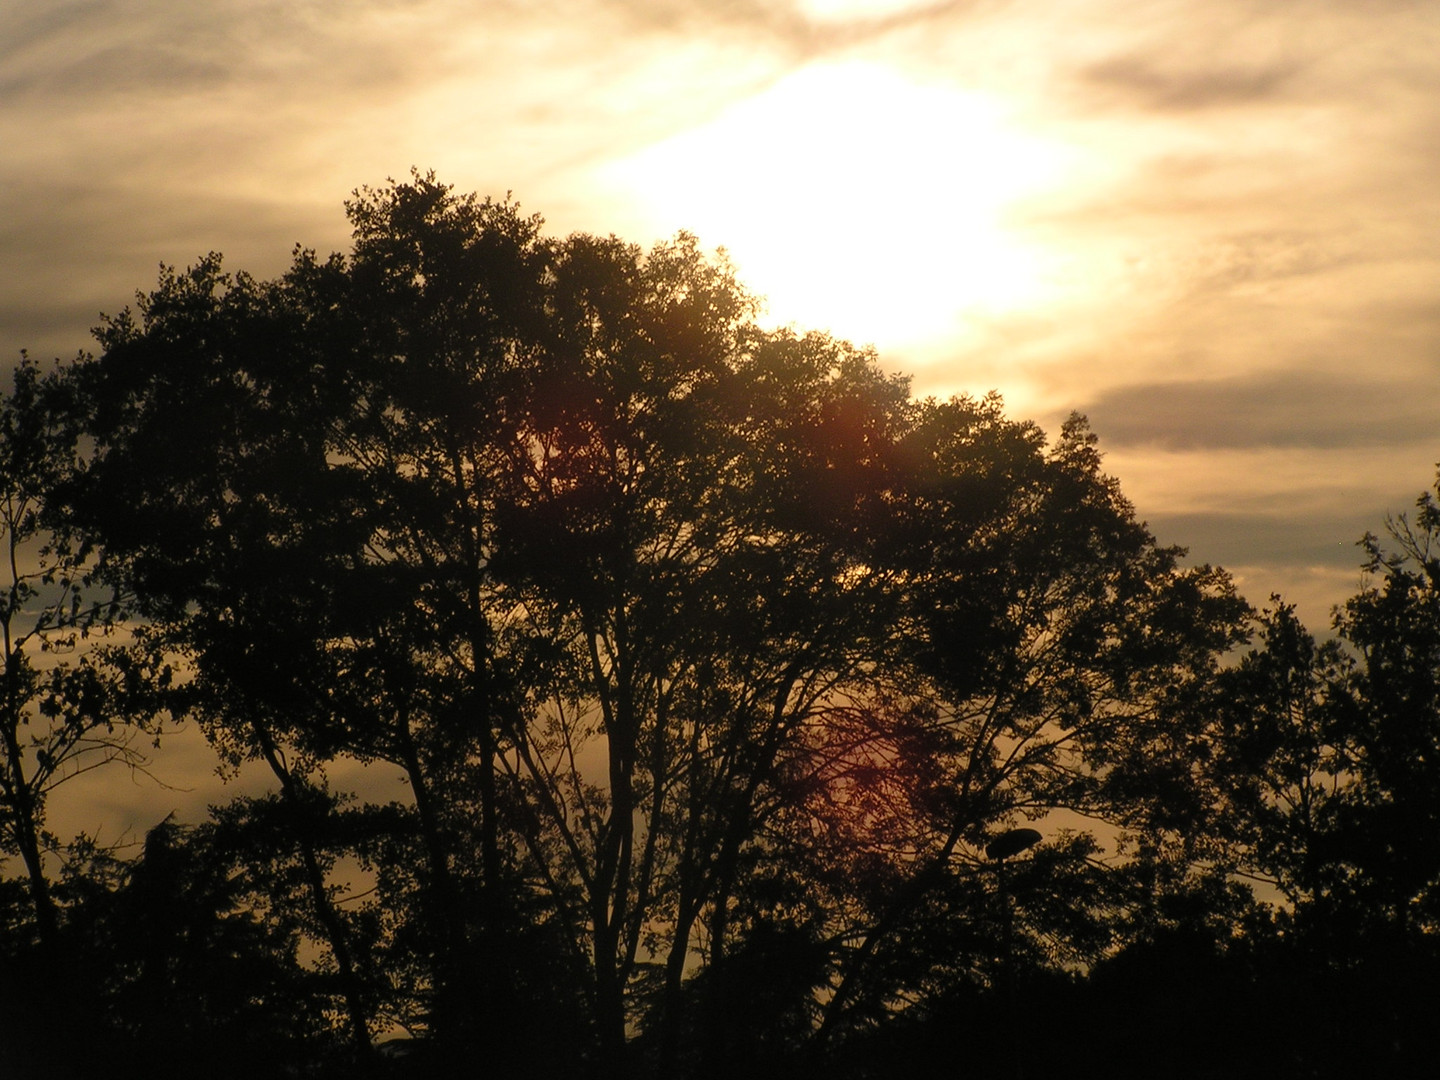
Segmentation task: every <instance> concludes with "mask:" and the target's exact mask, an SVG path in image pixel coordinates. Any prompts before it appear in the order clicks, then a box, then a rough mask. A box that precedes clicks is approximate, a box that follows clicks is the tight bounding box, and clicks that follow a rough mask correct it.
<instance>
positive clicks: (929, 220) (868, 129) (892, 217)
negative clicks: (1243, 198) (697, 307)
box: [601, 62, 1072, 348]
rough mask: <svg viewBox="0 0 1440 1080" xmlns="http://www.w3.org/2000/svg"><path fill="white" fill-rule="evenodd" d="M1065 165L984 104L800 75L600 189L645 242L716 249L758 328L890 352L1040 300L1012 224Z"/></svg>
mask: <svg viewBox="0 0 1440 1080" xmlns="http://www.w3.org/2000/svg"><path fill="white" fill-rule="evenodd" d="M1071 158H1072V155H1071V153H1070V152H1069V151H1068V150H1067V148H1065V147H1064V146H1062V145H1060V144H1057V143H1051V142H1046V141H1044V140H1041V139H1040V138H1038V137H1035V136H1033V135H1028V134H1026V133H1024V132H1023V131H1021V130H1019V129H1018V128H1015V127H1012V126H1010V124H1009V123H1008V122H1007V116H1006V112H1005V110H1004V108H1003V107H1002V106H1001V104H1000V103H999V101H998V100H997V99H994V98H990V97H986V96H983V95H980V94H974V93H967V92H963V91H961V90H958V89H954V88H951V87H946V86H938V85H926V84H922V83H918V82H915V81H912V80H910V79H908V78H906V77H905V76H904V75H903V74H901V73H899V72H896V71H894V70H891V69H888V68H885V67H881V66H878V65H874V64H864V63H859V62H848V63H835V64H817V65H814V66H811V67H808V68H805V69H803V70H801V71H799V72H797V73H795V74H793V75H791V76H789V77H787V78H785V79H782V80H780V81H779V82H777V83H775V84H774V85H772V86H771V87H769V88H768V89H767V90H765V91H763V92H762V93H760V94H757V95H755V96H753V97H751V98H749V99H747V100H745V101H743V102H741V103H739V104H738V105H736V106H734V107H732V108H730V109H729V110H727V111H726V112H724V113H722V114H721V115H720V116H719V117H718V118H716V119H715V120H713V121H711V122H710V123H708V124H706V125H704V126H701V127H698V128H694V129H691V130H689V131H686V132H684V133H682V134H680V135H677V136H675V137H673V138H670V139H667V140H666V141H664V142H661V143H658V144H655V145H653V146H650V147H647V148H646V149H644V150H642V151H641V152H639V153H637V154H635V155H632V156H631V157H628V158H626V159H624V160H622V161H620V162H618V163H614V164H611V165H609V166H606V167H605V169H604V173H603V175H602V177H601V179H602V181H603V182H604V183H605V184H606V186H608V187H610V188H611V190H612V191H614V192H615V194H616V196H617V197H619V198H620V199H624V200H626V201H633V202H635V203H638V204H639V205H640V207H642V208H643V209H642V210H641V211H640V212H641V213H642V214H643V215H644V216H643V220H644V222H645V224H646V226H647V227H648V228H650V229H655V230H659V231H672V232H673V231H674V230H676V229H679V228H685V229H689V230H691V231H693V232H695V233H696V234H698V235H699V237H700V240H701V242H702V243H703V244H704V245H706V246H707V247H709V246H720V245H723V246H724V247H725V248H726V249H727V251H728V252H729V253H730V256H731V258H732V259H733V260H734V261H735V263H736V266H737V268H738V269H739V271H740V275H741V278H742V280H743V281H744V282H745V283H746V284H747V285H748V286H749V287H750V288H752V289H754V290H755V291H756V292H758V293H760V294H762V295H763V296H765V297H766V298H767V299H768V302H769V304H768V313H769V317H770V320H771V321H772V322H775V323H778V324H785V323H791V322H793V323H796V324H798V325H800V326H802V327H807V328H810V327H813V328H824V329H828V330H831V331H833V332H835V333H836V334H838V335H840V336H843V337H847V338H850V339H852V340H855V341H857V342H870V343H875V344H877V345H880V346H882V347H883V348H895V347H900V346H904V345H906V344H909V343H915V342H921V341H925V340H927V339H933V338H935V337H937V336H940V335H955V334H957V333H961V334H963V333H964V330H965V322H966V318H967V316H969V315H977V314H983V315H994V314H997V313H1003V312H1007V311H1012V310H1016V309H1019V308H1026V307H1032V306H1035V305H1038V304H1040V303H1042V302H1043V301H1044V300H1045V299H1046V297H1047V295H1048V294H1049V293H1050V291H1051V289H1052V286H1053V280H1054V271H1055V265H1054V263H1055V262H1056V261H1057V257H1056V256H1053V255H1050V254H1047V253H1046V252H1045V251H1044V250H1043V249H1041V248H1040V247H1039V246H1038V245H1035V244H1033V243H1030V242H1027V240H1026V239H1025V238H1024V236H1023V235H1021V233H1020V232H1019V230H1018V226H1017V225H1016V223H1015V222H1014V221H1013V220H1012V218H1013V215H1014V211H1015V209H1016V207H1017V206H1018V204H1019V203H1020V202H1021V201H1022V200H1024V199H1026V198H1028V197H1033V196H1036V195H1038V194H1040V193H1041V192H1043V191H1045V190H1047V189H1051V188H1053V187H1054V186H1055V185H1056V184H1058V183H1059V182H1060V181H1061V180H1063V178H1064V176H1065V174H1066V172H1067V169H1068V167H1069V166H1070V164H1071Z"/></svg>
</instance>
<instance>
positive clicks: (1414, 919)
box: [0, 175, 1440, 1080]
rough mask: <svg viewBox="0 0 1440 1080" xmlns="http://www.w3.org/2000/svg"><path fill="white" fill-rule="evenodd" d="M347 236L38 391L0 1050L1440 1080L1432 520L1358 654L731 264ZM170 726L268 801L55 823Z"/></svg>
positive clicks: (493, 242)
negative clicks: (343, 775)
mask: <svg viewBox="0 0 1440 1080" xmlns="http://www.w3.org/2000/svg"><path fill="white" fill-rule="evenodd" d="M348 209H349V214H350V218H351V220H352V222H353V224H354V250H353V251H352V252H351V253H350V254H349V255H347V256H343V257H342V256H332V257H330V258H329V259H323V260H322V259H318V258H317V257H316V256H315V255H314V254H313V253H311V252H308V251H303V250H301V251H297V252H296V254H295V257H294V261H293V264H292V266H291V268H290V269H289V271H288V272H287V273H285V274H284V275H283V276H281V277H279V278H277V279H275V280H273V281H258V280H255V279H253V278H250V277H247V276H245V275H243V274H236V275H231V274H228V273H226V272H224V271H223V270H222V267H221V263H220V259H219V257H218V256H211V257H209V258H206V259H204V260H202V261H201V262H200V263H199V264H198V265H196V266H195V267H193V268H191V269H189V270H186V271H184V272H183V273H182V272H174V271H166V272H164V273H163V275H162V277H161V279H160V282H159V284H158V287H157V288H156V289H155V290H154V291H153V292H150V293H148V294H146V295H144V296H142V297H140V298H139V300H138V303H137V305H136V307H135V309H134V310H127V311H125V312H122V313H121V314H119V315H117V316H113V317H109V318H106V319H105V320H104V322H103V325H102V326H101V327H100V328H99V329H98V330H97V337H98V340H99V344H100V347H101V348H100V353H99V355H98V357H95V358H91V357H88V356H86V357H80V358H77V360H75V361H74V362H72V363H69V364H64V365H57V366H55V367H54V368H46V369H42V368H40V367H39V366H37V365H35V364H34V363H31V362H28V361H27V362H25V363H23V364H22V365H21V366H20V367H19V369H18V371H17V372H16V375H15V380H14V384H13V389H12V391H11V392H10V394H9V395H8V397H7V398H6V399H5V400H4V403H3V409H0V485H3V499H0V510H3V515H4V517H3V520H0V528H3V537H4V540H5V543H6V544H7V545H8V551H9V554H10V556H11V557H10V558H9V559H8V560H6V563H5V565H6V568H7V569H6V573H7V575H8V578H7V580H8V582H9V584H8V586H7V587H6V588H5V589H4V591H3V592H0V629H3V645H4V650H5V651H4V658H3V660H4V673H3V674H4V678H3V684H0V740H3V742H0V825H3V844H4V852H5V854H6V855H7V856H9V860H8V862H7V863H5V866H6V873H7V874H8V876H7V877H6V878H4V879H3V880H0V965H3V967H0V1075H4V1076H6V1077H16V1078H23V1077H29V1076H35V1077H64V1076H81V1077H90V1076H109V1077H115V1076H125V1075H132V1074H133V1075H144V1076H148V1077H154V1078H156V1080H165V1078H169V1077H182V1076H183V1077H192V1076H202V1077H208V1078H212V1080H221V1078H228V1077H282V1076H295V1077H311V1076H314V1077H382V1076H384V1077H391V1076H393V1077H402V1076H411V1077H448V1076H475V1077H488V1076H497V1077H500V1076H506V1077H508V1076H514V1077H540V1078H544V1077H558V1076H565V1077H576V1078H585V1077H594V1078H599V1080H618V1078H620V1077H627V1078H628V1077H635V1078H648V1077H657V1078H670V1077H681V1078H686V1077H695V1078H708V1077H716V1078H719V1077H752V1078H761V1077H767V1076H787V1077H807V1076H817V1077H818V1076H824V1077H828V1078H834V1080H848V1078H854V1080H862V1078H882V1077H892V1076H896V1077H899V1076H904V1077H910V1076H915V1077H921V1076H934V1075H944V1076H960V1077H964V1076H974V1077H1002V1076H1003V1077H1010V1076H1017V1075H1024V1076H1027V1077H1031V1078H1036V1077H1052V1076H1054V1077H1058V1076H1067V1077H1068V1076H1075V1075H1080V1076H1087V1075H1106V1076H1114V1077H1127V1076H1136V1077H1139V1076H1146V1077H1150V1076H1166V1077H1201V1076H1227V1077H1228V1076H1247V1075H1256V1076H1259V1075H1264V1076H1267V1077H1311V1076H1335V1077H1340V1076H1344V1077H1351V1076H1381V1075H1383V1076H1405V1075H1427V1074H1429V1073H1430V1070H1431V1068H1433V1053H1434V1050H1435V1048H1436V1041H1437V1034H1436V1031H1437V1029H1436V1025H1435V1024H1434V1023H1433V1017H1432V1016H1431V1012H1432V1009H1433V1004H1434V1002H1435V1000H1436V999H1437V996H1440V982H1437V975H1440V957H1437V946H1436V943H1437V940H1440V935H1437V929H1440V820H1437V818H1440V700H1437V692H1440V510H1437V505H1436V503H1435V502H1434V501H1432V500H1431V499H1430V498H1429V497H1426V498H1424V499H1422V500H1421V502H1420V503H1419V506H1418V511H1417V512H1416V513H1415V514H1414V515H1413V518H1411V519H1407V518H1399V519H1396V520H1395V521H1393V522H1391V523H1390V528H1389V531H1388V536H1387V538H1386V539H1384V540H1383V541H1382V540H1378V539H1375V538H1367V539H1366V540H1365V541H1364V542H1363V553H1364V556H1363V557H1364V558H1365V559H1366V560H1367V563H1366V569H1367V570H1368V575H1367V577H1366V582H1367V583H1366V585H1365V586H1364V588H1363V589H1362V590H1361V591H1359V592H1358V593H1357V594H1356V595H1355V596H1354V597H1353V598H1352V599H1351V600H1350V601H1349V602H1348V603H1347V604H1345V605H1344V606H1343V607H1342V608H1340V609H1339V610H1337V612H1336V613H1335V621H1334V626H1333V628H1331V630H1332V631H1333V632H1331V633H1329V634H1327V635H1326V636H1325V638H1324V640H1323V641H1317V640H1316V639H1315V638H1314V637H1312V635H1311V634H1310V633H1308V632H1307V631H1306V629H1305V628H1303V627H1302V626H1301V625H1300V624H1299V622H1298V621H1297V619H1296V617H1295V615H1294V613H1293V611H1292V610H1291V609H1290V608H1289V607H1287V606H1286V605H1285V604H1284V603H1283V602H1281V601H1280V600H1279V599H1272V600H1271V602H1270V603H1269V606H1268V607H1266V608H1265V609H1263V610H1255V609H1253V608H1251V607H1250V606H1249V605H1247V603H1246V602H1245V601H1244V600H1242V599H1241V598H1240V597H1239V596H1238V595H1237V594H1236V592H1235V590H1234V588H1233V586H1232V583H1231V581H1230V579H1229V578H1228V577H1227V575H1226V574H1225V573H1224V572H1223V571H1222V570H1219V569H1215V568H1212V567H1209V566H1192V565H1188V564H1187V563H1186V562H1185V561H1184V560H1183V554H1184V553H1183V552H1182V551H1180V550H1177V549H1170V548H1164V547H1160V546H1158V545H1157V544H1156V542H1155V540H1154V539H1153V537H1152V536H1151V535H1150V534H1149V533H1148V532H1147V530H1146V528H1145V527H1144V525H1143V524H1142V523H1140V522H1138V521H1136V519H1135V517H1134V514H1133V512H1132V509H1131V507H1130V505H1129V504H1128V503H1127V502H1126V501H1125V500H1124V498H1123V497H1122V496H1121V493H1120V492H1119V490H1118V488H1117V486H1116V484H1115V482H1114V481H1113V480H1111V479H1109V478H1107V477H1106V476H1105V475H1104V474H1103V473H1102V471H1101V467H1100V458H1099V454H1098V452H1097V450H1096V445H1095V438H1094V437H1093V436H1092V435H1091V434H1090V433H1089V432H1088V430H1087V429H1086V427H1085V424H1084V422H1083V421H1081V420H1079V419H1075V420H1072V421H1071V422H1070V423H1069V424H1067V425H1066V426H1065V427H1064V429H1063V430H1062V431H1061V432H1060V433H1059V435H1058V437H1056V438H1054V439H1053V440H1047V438H1046V437H1045V435H1044V434H1043V433H1042V432H1041V431H1039V430H1038V429H1037V428H1036V427H1035V426H1034V425H1033V424H1029V423H1024V422H1019V421H1015V420H1011V419H1008V418H1007V417H1006V416H1005V415H1004V414H1003V411H1002V409H1001V406H1000V403H999V402H998V401H997V400H995V399H989V398H987V399H984V400H972V399H968V398H959V399H953V400H950V401H935V400H925V401H917V400H914V399H913V398H912V397H911V396H910V394H909V392H908V387H907V384H906V382H905V381H904V380H903V379H900V378H896V377H892V376H889V375H887V374H885V373H883V371H882V370H881V369H880V367H879V366H878V365H877V361H876V358H875V357H874V356H873V355H872V354H871V353H869V352H867V351H865V350H860V349H856V348H854V347H852V346H850V345H848V344H846V343H844V342H841V341H836V340H834V339H832V338H830V337H827V336H825V335H823V334H806V335H803V336H802V335H798V334H796V333H793V332H790V331H764V330H761V329H759V328H757V327H756V325H754V323H753V322H752V316H753V313H754V304H753V302H752V300H751V299H750V298H749V297H748V296H747V295H746V294H745V293H744V292H743V291H742V289H741V288H740V287H739V286H738V285H737V283H736V282H735V281H734V280H733V277H732V276H731V273H730V271H729V270H728V268H727V267H726V266H725V265H724V263H723V262H720V261H716V260H714V259H711V258H708V257H706V256H705V255H703V254H702V253H701V252H700V251H699V250H698V249H697V247H696V245H695V243H694V241H693V240H691V239H690V238H688V237H685V236H681V237H680V238H678V239H677V240H675V241H674V242H673V243H670V244H667V245H662V246H660V247H657V248H655V249H654V250H651V251H649V252H643V251H641V250H639V249H638V248H636V247H633V246H630V245H627V244H624V243H621V242H619V241H617V240H615V239H602V238H597V237H593V236H580V235H577V236H572V237H569V238H568V239H564V240H556V239H551V238H548V237H546V236H544V235H542V233H541V231H540V223H539V221H538V219H533V218H527V217H524V216H522V215H521V214H520V213H519V212H518V211H517V209H516V208H515V207H514V206H513V205H512V204H509V203H496V202H488V201H485V202H482V201H479V200H476V199H473V198H468V197H460V196H457V195H455V194H454V193H453V192H451V191H450V190H449V189H447V188H445V187H443V186H440V185H438V184H436V183H435V182H434V181H433V179H431V178H428V177H422V176H418V175H417V176H415V177H413V178H412V180H411V181H410V182H407V183H402V184H394V183H392V184H390V185H389V186H387V187H384V188H382V189H380V190H373V191H372V190H367V191H364V192H361V193H358V194H357V196H356V197H355V199H354V201H353V202H352V203H350V204H349V207H348ZM182 722H183V723H187V724H194V725H198V726H199V727H200V728H201V729H203V731H204V732H205V734H206V735H207V736H208V738H209V740H210V742H211V743H212V744H213V746H214V748H215V751H216V753H217V754H218V756H219V760H220V762H221V763H222V764H223V765H225V766H226V767H231V766H237V765H239V764H241V763H245V762H249V763H252V765H253V764H259V765H260V766H262V767H264V768H266V769H268V770H269V771H270V772H271V773H272V774H273V777H274V785H273V794H272V795H270V796H267V797H264V798H256V799H237V800H235V801H232V802H229V803H227V804H224V805H218V806H216V807H214V808H213V810H212V813H211V815H210V817H209V818H208V819H207V820H204V821H193V822H186V821H176V820H166V821H163V822H157V823H155V825H154V827H153V828H152V829H150V831H149V832H148V833H147V834H146V835H145V836H144V837H143V843H137V844H136V845H134V846H132V847H131V848H129V849H124V850H104V849H102V848H101V847H99V846H98V845H97V844H96V843H95V842H94V841H93V839H90V838H86V837H78V838H73V839H72V838H61V837H56V836H53V835H51V833H50V832H48V831H47V830H46V824H45V822H46V818H45V810H46V801H47V798H49V797H52V793H53V792H54V791H55V789H56V787H57V785H60V784H63V783H64V782H65V781H66V780H67V779H69V778H71V777H73V776H75V775H77V774H78V773H80V772H81V771H83V770H85V769H87V768H91V767H100V766H104V767H106V768H109V769H112V770H122V771H121V772H120V773H119V774H118V775H117V779H119V780H121V781H122V783H121V784H119V785H118V787H119V788H120V789H123V788H124V783H123V780H124V773H123V770H124V769H125V768H127V767H128V768H131V769H135V768H143V767H144V765H145V760H146V758H145V751H147V750H148V749H149V746H150V743H151V741H152V740H153V739H155V738H159V739H160V740H162V741H163V739H164V738H165V735H166V732H168V731H170V730H173V729H174V727H175V726H176V725H177V724H179V723H182ZM357 761H358V762H371V763H378V764H380V765H381V766H382V767H383V771H384V772H385V773H386V774H387V775H394V774H396V773H399V774H403V776H404V777H405V780H406V782H407V785H408V797H407V798H406V799H404V800H402V801H399V802H390V803H383V804H382V803H380V802H378V801H377V800H375V799H374V798H373V797H370V796H367V793H365V792H363V791H361V792H355V793H347V792H344V791H339V790H335V789H334V788H333V787H332V785H331V782H330V781H329V779H328V777H329V775H330V774H331V772H332V770H333V769H334V768H335V767H336V766H337V765H338V764H343V763H346V762H357ZM58 797H63V790H62V791H61V792H60V793H59V796H58ZM1026 828H1033V829H1035V830H1036V831H1037V832H1038V833H1039V834H1040V837H1041V838H1040V840H1039V842H1038V843H1035V844H1033V845H1032V846H1029V847H1024V843H1025V841H1026V840H1030V839H1034V837H1031V836H1028V834H1024V833H1018V832H1016V831H1015V830H1018V829H1026ZM1002 838H1004V839H1002ZM997 841H999V845H998V846H996V845H997ZM1007 847H1008V848H1009V849H1010V850H1009V851H1008V853H1007V852H1006V848H1007ZM987 848H988V849H989V854H987ZM1017 848H1019V849H1020V850H1016V849H1017ZM992 855H993V856H995V857H991V856H992ZM1001 856H1003V857H1001ZM396 1035H402V1036H405V1037H406V1038H405V1039H404V1040H403V1041H391V1042H390V1043H388V1045H384V1046H382V1047H380V1048H379V1049H377V1048H376V1043H377V1040H378V1041H384V1040H386V1039H392V1037H394V1036H396Z"/></svg>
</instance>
